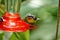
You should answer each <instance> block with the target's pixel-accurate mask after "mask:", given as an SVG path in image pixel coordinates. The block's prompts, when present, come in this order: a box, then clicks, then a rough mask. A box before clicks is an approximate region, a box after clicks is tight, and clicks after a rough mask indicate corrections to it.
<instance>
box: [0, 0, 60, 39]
mask: <svg viewBox="0 0 60 40" xmlns="http://www.w3.org/2000/svg"><path fill="white" fill-rule="evenodd" d="M43 2H44V3H46V4H44V5H42V6H41V7H38V8H32V7H30V6H29V5H28V4H29V2H27V1H24V2H23V3H22V5H21V10H20V14H21V18H23V19H24V18H25V17H26V15H27V14H28V13H31V14H33V15H36V16H37V17H39V18H40V20H39V21H38V22H37V23H36V25H37V28H36V29H35V30H31V31H29V30H28V31H27V32H23V33H17V32H16V33H13V34H12V36H11V37H10V38H9V39H8V40H54V39H55V32H56V21H57V13H58V0H43ZM3 3H4V2H3ZM3 13H4V7H3V8H0V16H2V14H3ZM59 30H60V28H59ZM0 35H1V36H0V40H3V36H4V35H3V33H1V34H0ZM7 36H8V35H7ZM58 40H60V31H59V36H58Z"/></svg>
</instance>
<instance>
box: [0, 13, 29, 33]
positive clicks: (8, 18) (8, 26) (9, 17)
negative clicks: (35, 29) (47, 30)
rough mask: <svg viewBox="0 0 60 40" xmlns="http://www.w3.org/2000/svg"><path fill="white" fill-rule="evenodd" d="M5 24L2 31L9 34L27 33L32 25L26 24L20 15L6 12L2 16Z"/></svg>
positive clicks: (1, 26) (1, 27)
mask: <svg viewBox="0 0 60 40" xmlns="http://www.w3.org/2000/svg"><path fill="white" fill-rule="evenodd" d="M2 18H3V22H2V24H1V25H0V29H1V30H3V31H7V32H25V31H27V30H28V29H29V27H30V24H27V23H26V22H24V21H23V20H22V19H21V18H20V15H19V13H9V12H5V13H4V15H3V16H2Z"/></svg>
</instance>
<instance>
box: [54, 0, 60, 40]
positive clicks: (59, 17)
mask: <svg viewBox="0 0 60 40" xmlns="http://www.w3.org/2000/svg"><path fill="white" fill-rule="evenodd" d="M58 7H59V9H58V16H57V26H56V39H55V40H58V31H59V19H60V0H59V5H58Z"/></svg>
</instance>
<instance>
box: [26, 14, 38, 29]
mask: <svg viewBox="0 0 60 40" xmlns="http://www.w3.org/2000/svg"><path fill="white" fill-rule="evenodd" d="M25 20H26V22H27V23H29V24H31V26H30V29H31V30H33V29H36V24H35V23H36V22H37V21H38V20H39V18H38V17H36V16H35V15H33V14H31V13H29V14H27V16H26V17H25Z"/></svg>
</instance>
